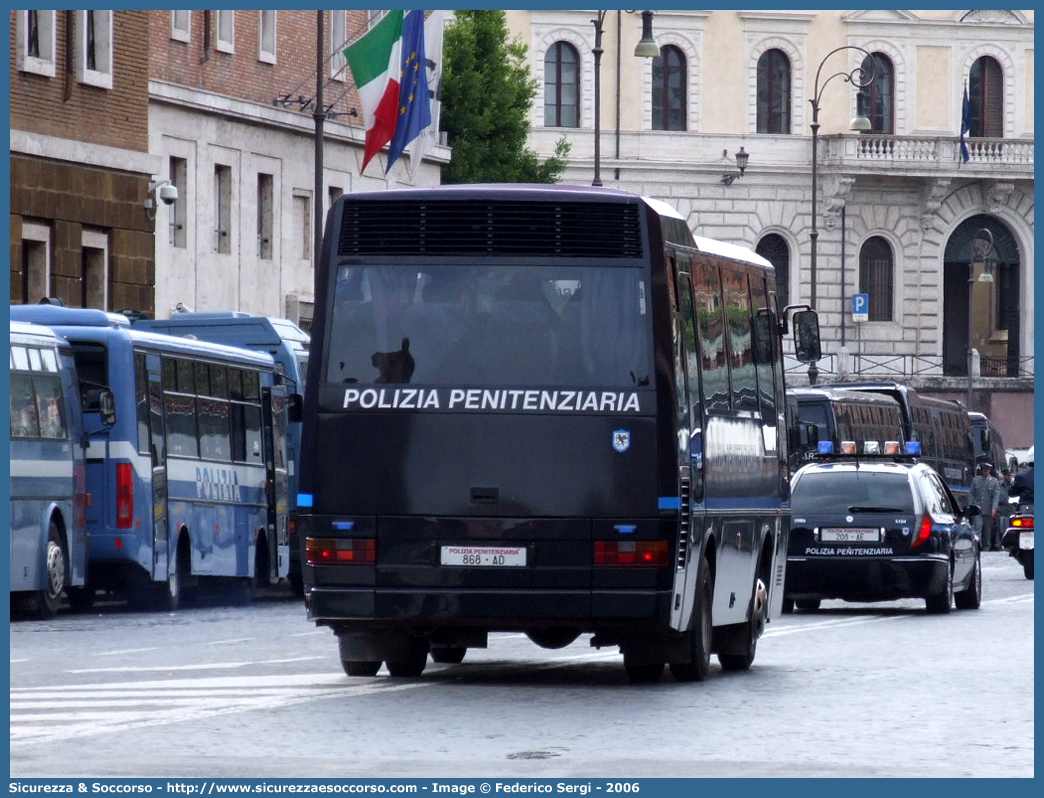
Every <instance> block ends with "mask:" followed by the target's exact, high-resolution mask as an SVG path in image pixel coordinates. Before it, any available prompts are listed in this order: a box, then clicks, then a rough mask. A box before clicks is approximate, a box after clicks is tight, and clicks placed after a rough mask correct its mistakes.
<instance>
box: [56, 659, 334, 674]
mask: <svg viewBox="0 0 1044 798" xmlns="http://www.w3.org/2000/svg"><path fill="white" fill-rule="evenodd" d="M315 659H326V657H291V658H289V659H264V660H255V661H252V662H211V663H204V664H200V665H141V666H136V667H131V666H124V667H117V668H77V669H74V670H68V671H66V673H139V672H141V673H144V672H146V671H207V670H229V669H231V668H248V667H250V666H251V665H282V664H285V663H287V662H307V661H308V660H315Z"/></svg>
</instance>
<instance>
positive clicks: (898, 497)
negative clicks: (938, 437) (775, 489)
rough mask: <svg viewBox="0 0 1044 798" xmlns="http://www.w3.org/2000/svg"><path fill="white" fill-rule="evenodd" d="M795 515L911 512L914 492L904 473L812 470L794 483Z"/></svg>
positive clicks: (792, 500)
mask: <svg viewBox="0 0 1044 798" xmlns="http://www.w3.org/2000/svg"><path fill="white" fill-rule="evenodd" d="M791 508H792V510H793V512H794V514H795V515H797V514H800V515H812V514H816V513H846V512H847V513H873V512H878V513H912V512H914V503H913V492H912V491H911V490H910V482H909V479H908V478H907V475H906V473H905V472H903V473H894V472H891V473H883V472H880V471H870V470H863V469H860V470H858V471H857V470H845V471H840V470H839V471H811V472H808V473H805V474H802V476H801V479H799V480H798V481H797V484H796V485H795V486H794V492H793V495H792V497H791Z"/></svg>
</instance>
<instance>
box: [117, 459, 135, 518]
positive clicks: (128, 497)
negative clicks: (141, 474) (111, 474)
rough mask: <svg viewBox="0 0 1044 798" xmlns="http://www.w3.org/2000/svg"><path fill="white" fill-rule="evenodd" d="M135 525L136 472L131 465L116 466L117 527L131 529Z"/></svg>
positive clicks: (120, 464)
mask: <svg viewBox="0 0 1044 798" xmlns="http://www.w3.org/2000/svg"><path fill="white" fill-rule="evenodd" d="M133 524H134V470H133V467H132V466H131V464H130V463H117V464H116V526H117V528H119V529H130V528H131V526H132V525H133Z"/></svg>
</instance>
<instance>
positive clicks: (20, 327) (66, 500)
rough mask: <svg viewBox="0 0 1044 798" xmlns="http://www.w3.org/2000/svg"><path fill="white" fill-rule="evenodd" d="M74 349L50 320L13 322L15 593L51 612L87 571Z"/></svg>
mask: <svg viewBox="0 0 1044 798" xmlns="http://www.w3.org/2000/svg"><path fill="white" fill-rule="evenodd" d="M82 424H83V419H82V416H81V414H80V389H79V384H78V382H77V379H76V368H75V365H74V364H73V359H72V352H71V351H70V349H69V346H68V344H67V343H65V342H64V341H63V340H62V339H61V338H60V337H58V336H57V335H55V334H54V332H53V331H51V330H50V329H48V328H47V327H43V326H40V325H37V324H25V323H21V322H14V321H12V322H11V448H10V450H9V454H10V458H11V506H10V514H11V599H12V607H13V608H14V607H16V606H17V605H19V604H25V603H26V601H28V602H30V603H31V604H32V605H33V606H32V608H33V610H34V611H35V613H36V614H37V615H38V616H39V617H41V618H44V619H49V618H53V617H54V616H55V614H56V613H57V612H58V607H59V605H60V604H61V601H62V597H63V594H67V595H68V596H69V597H70V598H71V597H72V596H74V595H76V594H75V591H76V590H82V589H83V586H84V584H85V581H86V575H87V537H86V533H85V530H84V503H85V491H86V473H85V470H84V444H85V440H84V436H83V426H82Z"/></svg>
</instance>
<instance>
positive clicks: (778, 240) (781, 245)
mask: <svg viewBox="0 0 1044 798" xmlns="http://www.w3.org/2000/svg"><path fill="white" fill-rule="evenodd" d="M754 251H755V252H757V253H758V254H759V255H761V257H763V258H764V259H765V260H767V261H768V262H769V263H771V264H772V265H773V266H775V267H776V298H777V299H778V301H779V310H780V311H781V312H782V310H783V308H785V307H786V306H787V305H788V304H789V303H790V248H789V247H788V246H787V242H786V241H785V240H783V236H781V235H777V234H776V233H769V234H768V235H767V236H765V237H764V238H763V239H761V240H760V241H759V242H758V245H757V247H756V248H755V249H754Z"/></svg>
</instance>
